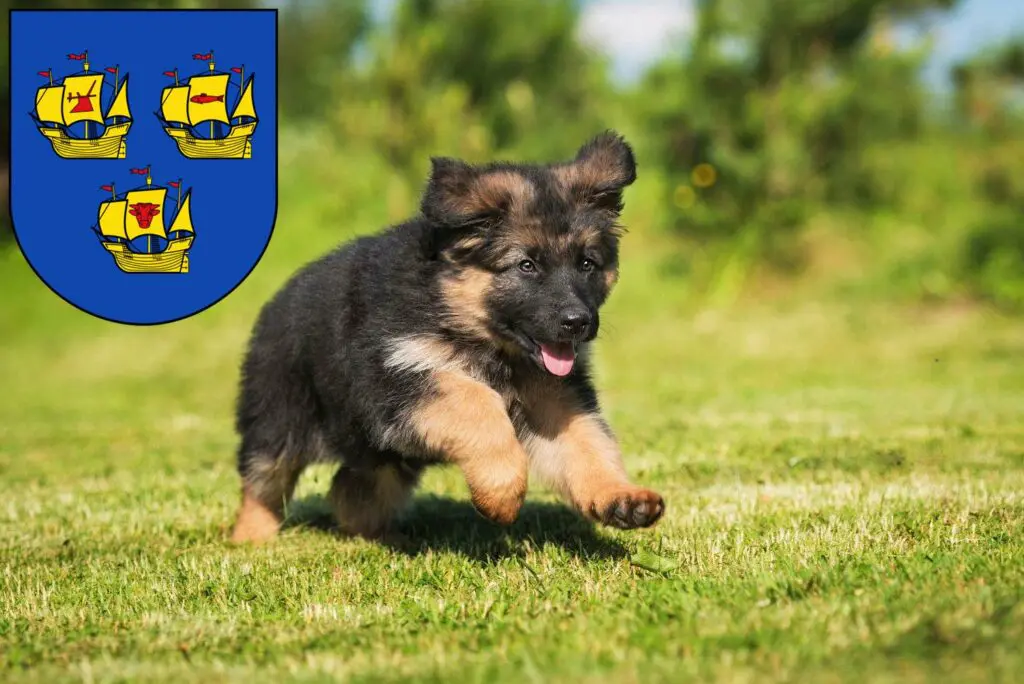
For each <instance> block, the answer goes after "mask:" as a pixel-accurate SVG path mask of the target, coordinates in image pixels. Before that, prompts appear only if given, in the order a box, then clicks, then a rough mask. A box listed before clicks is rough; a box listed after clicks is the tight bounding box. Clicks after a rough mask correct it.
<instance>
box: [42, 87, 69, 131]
mask: <svg viewBox="0 0 1024 684" xmlns="http://www.w3.org/2000/svg"><path fill="white" fill-rule="evenodd" d="M63 102H64V86H61V85H55V86H43V87H42V88H40V89H39V90H37V91H36V117H38V118H39V120H40V121H42V122H44V123H52V124H62V125H63V124H64V105H63Z"/></svg>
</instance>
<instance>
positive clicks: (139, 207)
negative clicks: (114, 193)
mask: <svg viewBox="0 0 1024 684" xmlns="http://www.w3.org/2000/svg"><path fill="white" fill-rule="evenodd" d="M128 213H129V214H131V215H132V216H134V217H135V220H136V221H138V222H139V228H142V229H143V230H145V229H146V228H149V225H150V224H151V223H152V222H153V218H154V217H155V216H156V215H157V214H159V213H160V207H158V206H157V205H155V204H153V203H152V202H136V203H135V204H133V205H131V207H130V208H129V209H128Z"/></svg>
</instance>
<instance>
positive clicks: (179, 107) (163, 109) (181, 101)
mask: <svg viewBox="0 0 1024 684" xmlns="http://www.w3.org/2000/svg"><path fill="white" fill-rule="evenodd" d="M160 113H161V114H162V115H163V117H164V119H165V120H166V121H169V122H170V123H180V124H185V125H187V126H191V125H192V122H191V121H189V120H188V86H187V85H177V86H170V87H169V88H164V92H163V97H162V98H161V101H160Z"/></svg>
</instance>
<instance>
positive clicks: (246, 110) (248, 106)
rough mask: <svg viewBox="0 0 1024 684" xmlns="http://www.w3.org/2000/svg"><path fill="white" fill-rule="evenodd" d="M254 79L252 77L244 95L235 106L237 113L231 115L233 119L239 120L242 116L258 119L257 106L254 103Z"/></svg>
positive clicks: (243, 90) (246, 84)
mask: <svg viewBox="0 0 1024 684" xmlns="http://www.w3.org/2000/svg"><path fill="white" fill-rule="evenodd" d="M252 79H253V76H250V77H249V80H248V81H246V83H245V87H244V88H243V89H242V94H241V95H240V96H239V98H238V104H237V105H235V111H233V112H232V113H231V118H232V119H237V118H238V117H240V116H251V117H252V118H254V119H255V118H256V106H255V105H254V104H253V101H252Z"/></svg>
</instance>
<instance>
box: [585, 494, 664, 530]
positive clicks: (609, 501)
mask: <svg viewBox="0 0 1024 684" xmlns="http://www.w3.org/2000/svg"><path fill="white" fill-rule="evenodd" d="M664 512H665V501H664V499H662V498H661V495H660V494H658V493H657V492H653V491H651V490H650V489H641V488H639V487H635V488H630V489H623V490H620V491H616V492H610V493H608V494H607V495H605V496H602V497H601V498H600V499H599V500H597V501H595V502H594V503H592V504H591V505H590V511H589V513H590V515H591V517H593V518H594V519H595V520H598V521H599V522H601V523H603V524H605V525H609V526H610V527H618V528H619V529H622V530H632V529H634V528H637V527H650V526H651V525H653V524H654V523H656V522H658V520H659V519H660V518H661V516H662V514H663V513H664Z"/></svg>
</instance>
